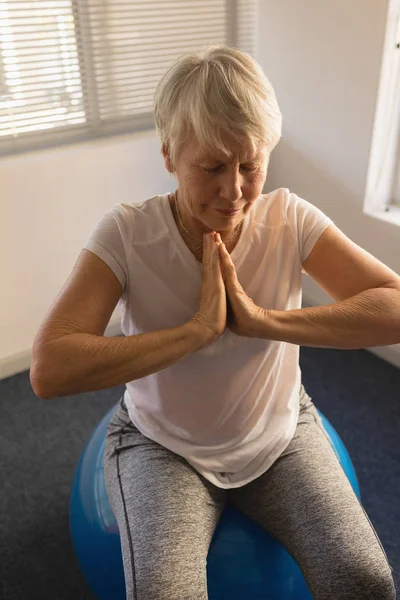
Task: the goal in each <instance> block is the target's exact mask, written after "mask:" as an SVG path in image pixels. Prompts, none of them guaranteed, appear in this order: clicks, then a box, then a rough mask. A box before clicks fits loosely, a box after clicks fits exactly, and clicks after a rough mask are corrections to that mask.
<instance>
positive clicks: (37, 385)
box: [29, 368, 55, 400]
mask: <svg viewBox="0 0 400 600" xmlns="http://www.w3.org/2000/svg"><path fill="white" fill-rule="evenodd" d="M29 380H30V382H31V386H32V389H33V391H34V393H35V396H37V397H38V398H40V399H41V400H51V399H52V398H55V395H54V394H50V393H49V390H48V389H47V388H46V384H45V383H44V381H43V379H41V378H40V377H38V376H37V373H36V371H35V370H34V369H33V368H31V369H30V372H29Z"/></svg>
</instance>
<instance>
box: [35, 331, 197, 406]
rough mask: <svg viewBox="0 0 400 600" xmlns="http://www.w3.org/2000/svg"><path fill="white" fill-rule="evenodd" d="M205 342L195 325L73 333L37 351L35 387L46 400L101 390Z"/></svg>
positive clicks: (143, 374)
mask: <svg viewBox="0 0 400 600" xmlns="http://www.w3.org/2000/svg"><path fill="white" fill-rule="evenodd" d="M206 343H207V342H206V339H205V336H204V332H203V331H202V330H201V328H200V327H198V326H197V325H196V324H195V323H191V322H188V323H185V324H184V325H182V326H180V327H173V328H171V329H162V330H160V331H153V332H150V333H144V334H139V335H133V336H126V337H103V336H98V335H92V334H88V333H71V334H68V335H63V336H62V337H61V338H59V339H56V340H54V341H52V342H50V343H48V344H47V346H45V347H43V349H42V350H41V352H39V353H38V356H37V357H36V367H35V368H34V369H31V384H32V387H33V390H34V392H35V394H36V395H37V396H39V397H40V398H43V399H46V400H50V399H52V398H56V397H58V396H70V395H73V394H79V393H83V392H91V391H95V390H103V389H106V388H110V387H114V386H117V385H121V384H123V383H126V382H128V381H132V380H134V379H139V378H140V377H146V375H150V374H152V373H156V372H157V371H160V370H161V369H165V368H166V367H169V366H170V365H173V364H174V363H176V362H178V361H179V360H182V359H183V358H185V357H186V356H189V355H190V354H192V353H193V352H196V351H197V350H199V349H200V348H202V347H203V346H204V345H206Z"/></svg>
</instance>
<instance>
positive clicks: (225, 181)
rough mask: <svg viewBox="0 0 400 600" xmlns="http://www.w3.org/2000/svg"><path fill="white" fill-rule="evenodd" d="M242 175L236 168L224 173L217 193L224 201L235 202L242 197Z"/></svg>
mask: <svg viewBox="0 0 400 600" xmlns="http://www.w3.org/2000/svg"><path fill="white" fill-rule="evenodd" d="M243 181H244V177H243V175H242V174H241V173H240V171H239V170H238V169H234V170H231V171H230V172H229V173H224V174H223V176H222V178H221V181H220V182H219V184H220V191H219V195H220V197H221V198H223V199H224V200H225V201H226V202H230V203H233V204H234V203H236V202H238V201H239V200H240V199H241V198H242V197H243V194H242V186H243Z"/></svg>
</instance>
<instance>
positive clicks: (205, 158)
mask: <svg viewBox="0 0 400 600" xmlns="http://www.w3.org/2000/svg"><path fill="white" fill-rule="evenodd" d="M197 160H198V161H200V162H217V163H224V162H225V161H224V159H221V158H217V157H215V156H213V157H211V156H199V157H197ZM229 160H232V159H229ZM261 160H262V155H261V154H257V155H256V156H253V157H251V158H246V159H243V160H241V162H242V163H251V162H259V161H261Z"/></svg>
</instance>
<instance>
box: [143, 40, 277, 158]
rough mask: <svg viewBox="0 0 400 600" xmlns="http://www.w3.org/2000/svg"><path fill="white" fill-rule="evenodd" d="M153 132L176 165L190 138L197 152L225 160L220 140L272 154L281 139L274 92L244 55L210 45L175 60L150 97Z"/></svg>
mask: <svg viewBox="0 0 400 600" xmlns="http://www.w3.org/2000/svg"><path fill="white" fill-rule="evenodd" d="M154 105H155V108H154V115H155V123H156V130H157V132H158V135H159V136H160V139H161V143H162V144H165V147H166V148H167V149H168V152H169V156H170V159H171V162H172V165H174V168H175V165H176V160H177V158H178V156H179V151H180V149H181V148H182V146H183V144H185V143H187V142H189V141H191V140H192V139H193V136H194V137H195V139H196V140H197V142H198V144H199V145H200V147H201V148H202V149H206V150H209V149H214V150H215V149H217V150H220V151H221V152H222V153H223V154H226V155H227V156H231V151H230V149H229V148H227V147H226V145H225V143H224V141H223V136H224V134H228V135H229V136H231V137H232V136H233V138H234V139H236V140H237V141H238V142H247V143H249V144H250V146H251V147H252V149H253V151H254V152H256V151H257V149H258V148H259V147H260V146H265V145H266V146H267V148H268V150H269V151H270V152H272V150H273V149H274V148H275V146H276V145H277V144H278V142H279V140H280V138H281V135H282V114H281V112H280V109H279V106H278V102H277V99H276V96H275V92H274V89H273V87H272V85H271V83H270V82H269V80H268V78H267V77H266V75H265V73H264V71H263V70H262V68H261V66H260V65H259V64H258V62H257V61H256V60H254V58H252V57H251V56H250V55H249V54H246V53H245V52H242V51H240V50H238V49H237V48H233V47H230V46H227V45H214V44H213V45H211V46H207V47H205V48H203V49H202V50H200V51H198V52H195V53H184V54H181V55H180V56H179V57H178V58H177V59H176V60H175V61H174V62H173V63H172V65H171V66H170V67H169V68H168V70H167V71H166V72H165V73H164V75H163V76H162V77H161V79H160V81H159V82H158V85H157V88H156V90H155V94H154Z"/></svg>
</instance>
